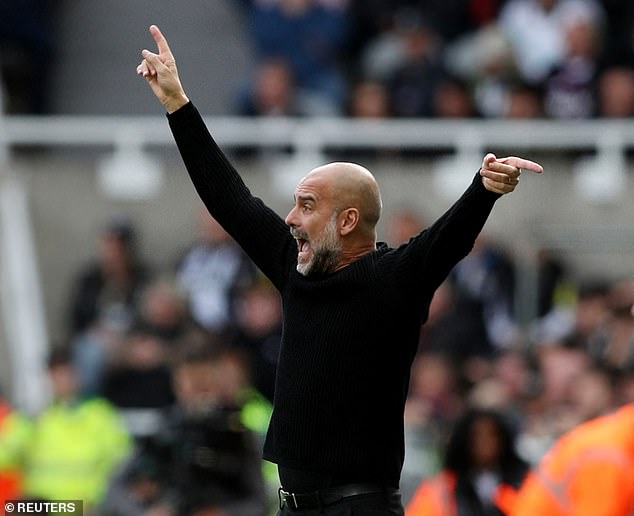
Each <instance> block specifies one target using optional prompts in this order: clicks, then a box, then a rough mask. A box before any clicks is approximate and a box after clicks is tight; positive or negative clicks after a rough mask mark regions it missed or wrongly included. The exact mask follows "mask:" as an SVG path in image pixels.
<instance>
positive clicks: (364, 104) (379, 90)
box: [350, 81, 390, 118]
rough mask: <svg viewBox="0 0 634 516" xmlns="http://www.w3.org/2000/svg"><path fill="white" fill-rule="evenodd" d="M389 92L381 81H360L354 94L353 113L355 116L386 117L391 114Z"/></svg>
mask: <svg viewBox="0 0 634 516" xmlns="http://www.w3.org/2000/svg"><path fill="white" fill-rule="evenodd" d="M389 104H390V103H389V96H388V92H387V90H386V88H385V86H383V85H382V84H381V83H378V82H371V81H365V82H362V83H359V84H358V85H357V86H356V87H355V89H354V92H353V94H352V106H351V109H350V111H351V113H350V114H351V115H352V116H353V117H355V118H385V117H387V116H389V114H390V105H389Z"/></svg>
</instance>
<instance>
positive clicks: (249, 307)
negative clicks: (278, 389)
mask: <svg viewBox="0 0 634 516" xmlns="http://www.w3.org/2000/svg"><path fill="white" fill-rule="evenodd" d="M237 320H238V330H237V334H236V338H235V344H236V346H237V347H238V349H241V350H243V351H245V352H246V353H247V356H248V358H249V363H250V370H251V371H252V376H253V387H255V389H256V390H257V391H258V392H259V393H260V394H262V395H264V396H265V397H266V398H267V399H268V400H269V401H271V402H272V401H273V393H274V390H275V372H276V370H277V359H278V355H279V352H280V343H281V340H282V307H281V304H280V298H279V295H278V293H277V292H276V291H275V290H274V289H273V286H272V285H270V284H269V283H268V282H267V281H266V280H265V279H264V278H259V279H258V280H257V281H256V282H255V283H253V284H252V285H250V286H249V287H247V288H245V289H244V290H243V291H242V292H241V293H240V295H239V296H238V299H237Z"/></svg>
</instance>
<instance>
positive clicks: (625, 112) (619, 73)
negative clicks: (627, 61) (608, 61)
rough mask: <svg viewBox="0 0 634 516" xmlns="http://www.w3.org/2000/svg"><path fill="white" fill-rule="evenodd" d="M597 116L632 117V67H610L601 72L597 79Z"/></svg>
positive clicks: (633, 77)
mask: <svg viewBox="0 0 634 516" xmlns="http://www.w3.org/2000/svg"><path fill="white" fill-rule="evenodd" d="M599 115H600V116H601V117H605V118H630V117H634V67H632V66H629V67H626V66H623V67H612V68H608V69H606V70H604V71H603V73H602V74H601V77H600V79H599Z"/></svg>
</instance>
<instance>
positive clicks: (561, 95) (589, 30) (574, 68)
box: [544, 16, 601, 118]
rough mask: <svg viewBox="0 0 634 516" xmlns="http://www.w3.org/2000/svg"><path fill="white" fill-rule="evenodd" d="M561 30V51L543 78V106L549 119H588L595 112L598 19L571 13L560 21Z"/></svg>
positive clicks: (598, 35) (598, 49) (599, 50)
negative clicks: (562, 47) (567, 18)
mask: <svg viewBox="0 0 634 516" xmlns="http://www.w3.org/2000/svg"><path fill="white" fill-rule="evenodd" d="M562 30H563V32H564V42H565V51H564V55H563V57H562V59H561V61H560V62H559V63H558V64H557V65H556V66H554V68H553V70H552V71H551V73H550V74H549V76H548V77H547V78H546V80H545V94H544V109H545V112H546V114H547V115H548V116H549V117H552V118H590V117H592V116H594V115H595V114H596V111H597V107H596V87H597V86H596V79H597V75H598V73H599V61H600V57H601V49H600V48H599V47H600V45H599V42H600V27H599V21H598V20H596V19H594V18H590V17H588V16H579V17H574V16H573V17H571V19H570V20H565V21H564V22H563V23H562Z"/></svg>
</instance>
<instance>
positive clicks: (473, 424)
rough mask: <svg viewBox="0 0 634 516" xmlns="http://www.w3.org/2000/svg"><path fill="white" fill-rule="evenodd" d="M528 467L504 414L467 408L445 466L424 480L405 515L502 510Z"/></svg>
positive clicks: (464, 515)
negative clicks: (518, 452) (516, 447)
mask: <svg viewBox="0 0 634 516" xmlns="http://www.w3.org/2000/svg"><path fill="white" fill-rule="evenodd" d="M527 470H528V466H527V464H526V463H525V462H524V461H523V460H522V459H521V458H520V457H519V455H518V454H517V452H516V451H515V448H514V439H513V431H512V429H511V427H510V425H509V423H508V422H507V421H505V419H504V417H503V416H502V415H500V414H498V413H497V412H494V411H487V410H482V409H472V410H469V411H467V412H466V413H465V414H464V416H463V417H462V418H461V419H460V421H459V422H458V423H457V424H456V426H455V428H454V430H453V432H452V433H451V436H450V437H449V442H448V443H447V448H446V451H445V458H444V467H443V470H442V471H441V472H440V474H438V475H437V476H436V477H434V478H432V479H430V480H427V481H425V482H423V484H422V485H421V486H420V488H419V490H418V491H417V492H416V494H415V495H414V498H413V500H412V501H411V502H410V504H409V505H408V507H407V510H406V515H407V516H450V515H454V516H497V515H500V514H504V513H506V511H507V510H508V509H509V508H510V507H512V506H513V503H514V498H515V495H516V493H515V490H516V489H517V488H519V486H520V485H521V483H522V481H523V479H524V476H525V475H526V472H527ZM535 514H537V513H535ZM540 514H545V513H540Z"/></svg>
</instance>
